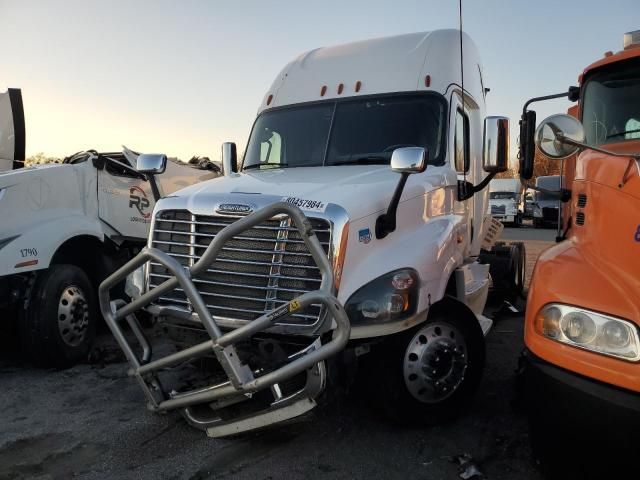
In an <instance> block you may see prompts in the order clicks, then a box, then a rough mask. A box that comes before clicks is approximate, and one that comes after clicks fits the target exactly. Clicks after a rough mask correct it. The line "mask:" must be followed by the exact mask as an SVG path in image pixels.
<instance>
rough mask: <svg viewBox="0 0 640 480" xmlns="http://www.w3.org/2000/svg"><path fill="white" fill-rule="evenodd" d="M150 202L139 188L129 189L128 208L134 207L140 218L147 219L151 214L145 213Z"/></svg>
mask: <svg viewBox="0 0 640 480" xmlns="http://www.w3.org/2000/svg"><path fill="white" fill-rule="evenodd" d="M149 205H151V204H150V202H149V199H148V198H147V194H146V193H144V190H142V189H141V188H140V187H131V188H130V189H129V208H132V207H136V208H137V209H138V212H139V213H140V215H142V218H149V217H150V216H151V212H147V211H146V210H147V208H149Z"/></svg>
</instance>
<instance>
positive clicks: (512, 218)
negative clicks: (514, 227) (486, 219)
mask: <svg viewBox="0 0 640 480" xmlns="http://www.w3.org/2000/svg"><path fill="white" fill-rule="evenodd" d="M491 216H492V217H493V218H495V219H496V220H500V221H501V222H502V223H513V222H515V221H516V217H515V215H495V214H493V215H491Z"/></svg>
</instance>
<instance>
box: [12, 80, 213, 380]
mask: <svg viewBox="0 0 640 480" xmlns="http://www.w3.org/2000/svg"><path fill="white" fill-rule="evenodd" d="M22 112H23V109H22V97H21V92H20V90H18V89H10V90H8V91H7V92H5V93H0V219H1V222H0V320H1V321H2V322H3V323H6V322H9V321H17V322H18V332H19V335H20V338H21V340H22V343H23V348H24V349H25V350H26V352H27V353H28V354H30V355H31V357H32V358H33V360H35V361H36V362H37V363H38V364H40V365H43V366H58V367H60V366H68V365H70V364H73V363H75V362H77V361H78V360H80V359H82V358H83V357H86V355H87V352H88V350H89V348H90V346H91V342H92V340H93V337H94V333H95V326H96V325H95V324H96V321H97V319H98V318H99V317H98V308H97V307H98V305H97V298H96V293H95V290H96V288H97V286H98V285H99V283H100V282H101V281H102V280H103V279H104V278H105V277H106V276H107V275H108V274H110V273H111V272H113V271H114V270H115V269H116V268H117V267H118V266H120V265H122V264H123V263H124V262H126V261H127V260H129V259H130V258H132V256H134V255H135V254H136V253H137V252H138V251H139V250H140V249H141V248H142V247H143V246H144V243H145V241H146V238H147V236H148V233H149V225H150V223H151V212H152V210H153V207H154V205H155V197H156V195H166V194H169V193H171V192H174V191H175V190H178V189H181V188H183V187H186V186H189V185H192V184H193V183H195V182H198V181H201V180H206V179H210V178H213V177H216V176H218V173H216V172H215V171H211V170H207V169H201V168H194V167H192V166H188V165H187V164H181V163H177V162H167V163H166V171H163V172H159V174H158V175H157V177H153V176H150V175H148V174H143V173H141V172H140V171H138V170H137V157H138V155H137V154H136V153H134V152H132V151H130V150H127V149H126V148H125V149H124V151H123V152H114V153H98V152H95V151H88V152H80V153H77V154H75V155H72V156H70V157H68V158H66V159H65V160H64V162H63V163H62V164H51V165H38V166H29V167H24V158H25V157H24V146H25V136H24V133H25V127H24V115H23V113H22ZM160 173H161V174H160ZM152 187H154V188H155V189H157V192H156V193H155V194H154V192H153V191H152Z"/></svg>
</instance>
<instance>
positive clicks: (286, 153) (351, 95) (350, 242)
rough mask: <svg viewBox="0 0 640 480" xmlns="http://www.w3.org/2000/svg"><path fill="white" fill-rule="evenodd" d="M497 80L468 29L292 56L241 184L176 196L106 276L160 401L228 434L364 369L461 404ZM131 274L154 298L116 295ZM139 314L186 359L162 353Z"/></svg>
mask: <svg viewBox="0 0 640 480" xmlns="http://www.w3.org/2000/svg"><path fill="white" fill-rule="evenodd" d="M462 38H463V39H464V44H463V45H464V82H462V79H461V61H460V55H459V53H460V41H462ZM463 85H464V90H463ZM485 92H486V89H485V87H484V85H483V78H482V67H481V63H480V58H479V55H478V52H477V50H476V47H475V45H474V44H473V42H472V41H471V39H470V38H469V37H468V36H466V35H463V36H460V33H459V32H458V31H456V30H440V31H434V32H428V33H415V34H407V35H400V36H395V37H390V38H381V39H375V40H369V41H363V42H357V43H352V44H348V45H341V46H336V47H329V48H320V49H317V50H312V51H310V52H307V53H304V54H302V55H300V56H299V57H298V58H296V59H294V60H293V61H292V62H291V63H289V64H288V65H286V66H285V67H284V69H283V70H282V72H281V73H280V74H279V75H278V76H277V77H276V79H275V81H274V82H273V84H272V86H271V87H270V88H269V90H268V91H267V93H266V95H265V96H264V100H263V102H262V103H261V105H260V108H259V110H258V116H257V118H256V120H255V122H254V125H253V128H252V131H251V135H250V138H249V141H248V145H247V147H246V150H245V154H244V158H243V159H242V162H241V165H240V167H239V168H237V169H236V168H235V167H234V166H233V165H234V164H235V163H236V158H235V145H233V144H225V145H223V170H224V171H225V172H226V176H225V177H224V178H222V179H220V180H217V181H215V182H203V183H200V184H198V185H194V186H192V187H189V188H186V189H184V190H181V191H179V192H176V193H174V194H173V195H172V196H170V197H168V198H163V199H162V200H160V201H159V202H158V203H157V204H156V206H155V208H154V211H153V214H152V217H151V222H152V223H151V233H150V236H149V241H148V244H147V248H145V249H144V250H143V252H142V253H141V254H140V255H139V256H138V257H136V258H135V259H134V260H132V261H131V262H129V263H128V264H127V265H125V266H124V267H123V268H121V269H120V270H118V271H117V272H116V273H114V275H112V276H111V277H109V278H108V279H107V280H105V282H104V283H103V284H102V285H101V286H100V304H101V308H102V312H103V315H104V316H105V318H106V320H107V323H108V324H109V326H110V327H111V329H112V330H113V333H114V335H115V337H116V339H117V340H118V342H119V344H120V346H121V347H122V349H123V350H124V352H125V354H126V355H127V358H128V359H129V361H130V363H131V366H132V368H131V370H130V374H131V375H132V376H133V377H135V378H136V379H137V380H138V382H139V384H140V385H141V387H142V389H143V390H144V392H145V394H146V398H147V400H148V405H149V407H150V408H151V409H152V410H155V411H168V410H172V409H178V410H180V411H181V412H182V414H183V415H184V416H185V418H186V419H187V420H188V422H190V423H191V424H192V425H194V426H196V427H198V428H201V429H203V430H206V431H207V433H208V434H209V435H211V436H224V435H229V434H232V433H236V432H239V431H243V430H249V429H252V428H257V427H261V426H264V425H268V424H270V423H274V422H278V421H282V420H286V419H288V418H292V417H295V416H297V415H300V414H302V413H304V412H306V411H308V410H309V409H311V408H313V406H314V405H315V404H316V399H317V397H318V396H319V395H320V393H321V392H322V391H323V390H324V389H325V388H333V385H334V383H335V382H336V381H339V380H342V379H344V377H347V376H349V375H348V373H349V372H352V371H353V370H354V369H353V368H352V367H353V366H354V365H357V364H359V365H360V366H361V367H362V368H361V371H366V373H367V374H368V375H369V377H370V386H371V389H372V396H371V399H372V401H376V402H380V403H382V405H383V406H384V408H385V409H386V411H387V412H389V414H390V415H391V416H392V417H394V418H397V419H399V420H401V421H409V422H436V421H442V420H444V419H446V418H450V417H451V416H452V415H455V414H456V413H457V412H458V411H459V410H460V408H461V407H462V406H463V405H465V404H466V403H467V402H468V401H469V399H470V397H471V396H472V394H473V392H474V391H475V389H476V387H477V386H478V383H479V380H480V377H481V372H482V370H483V365H484V361H485V341H484V334H486V333H487V331H488V330H489V328H490V326H491V320H490V319H488V318H485V317H484V316H483V315H482V313H483V309H484V306H485V301H486V298H487V292H488V289H489V285H490V277H489V265H487V264H481V263H480V262H479V261H478V257H479V254H480V252H481V246H482V243H483V240H484V239H485V236H486V233H487V228H485V226H486V225H487V222H485V219H486V218H488V216H487V215H486V212H487V205H488V191H487V189H486V188H484V187H486V185H487V183H488V182H489V180H490V179H491V178H492V177H493V175H494V174H495V173H497V172H500V171H504V170H505V169H506V168H507V155H508V151H509V148H508V138H509V135H508V120H507V119H506V118H504V117H486V116H485ZM147 160H148V161H149V162H150V163H154V161H155V162H157V168H161V166H162V162H161V159H159V158H156V159H155V160H154V158H151V157H150V158H147V157H145V162H146V161H147ZM236 170H237V171H236ZM487 172H489V174H488V175H487ZM489 220H490V219H489ZM488 224H491V222H490V221H489V222H488ZM125 278H127V283H128V286H129V288H130V290H129V291H132V292H135V291H137V292H138V294H132V295H133V297H134V298H135V300H133V301H132V302H131V303H129V304H125V303H123V302H121V301H118V300H116V301H112V299H113V297H112V296H111V295H110V293H109V292H110V290H111V289H113V288H114V287H116V286H117V285H119V284H121V283H122V282H123V280H124V279H125ZM140 309H145V310H146V311H147V312H150V313H151V314H153V315H154V316H155V318H156V319H157V320H158V322H159V324H160V325H162V327H163V329H162V332H166V333H167V335H166V336H163V338H164V339H166V340H170V341H171V343H173V344H174V345H177V346H179V347H180V348H181V349H180V350H179V351H177V352H175V353H171V354H169V355H166V356H159V355H157V350H154V349H153V348H152V345H151V343H150V342H149V340H148V338H147V335H145V334H144V332H143V331H142V330H141V329H140V328H139V327H138V326H137V323H136V320H135V312H136V311H139V310H140ZM125 321H126V322H127V323H128V325H130V326H131V325H133V326H134V328H133V334H135V337H136V339H137V341H138V342H139V344H140V346H141V350H140V351H137V350H135V343H136V342H135V341H134V340H133V338H131V337H127V335H126V332H125V330H124V329H123V328H122V324H123V322H125ZM185 347H186V348H185ZM161 351H163V352H164V353H166V350H165V349H161Z"/></svg>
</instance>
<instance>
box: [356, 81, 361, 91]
mask: <svg viewBox="0 0 640 480" xmlns="http://www.w3.org/2000/svg"><path fill="white" fill-rule="evenodd" d="M360 87H362V82H361V81H360V80H358V81H357V82H356V88H355V90H356V93H358V92H359V91H360Z"/></svg>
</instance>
